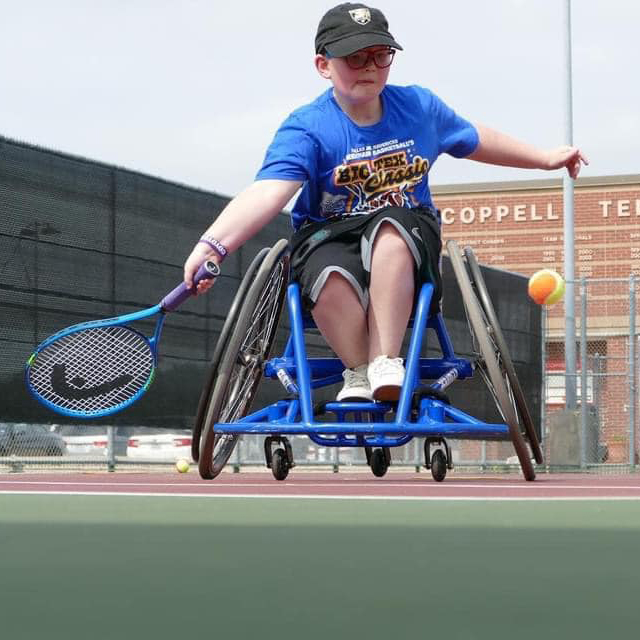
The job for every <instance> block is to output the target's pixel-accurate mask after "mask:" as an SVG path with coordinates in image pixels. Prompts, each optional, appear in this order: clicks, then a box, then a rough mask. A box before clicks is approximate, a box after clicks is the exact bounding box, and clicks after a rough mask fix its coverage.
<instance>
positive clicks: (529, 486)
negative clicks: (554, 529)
mask: <svg viewBox="0 0 640 640" xmlns="http://www.w3.org/2000/svg"><path fill="white" fill-rule="evenodd" d="M4 484H9V485H27V486H35V485H46V486H53V487H57V486H61V487H64V486H73V487H76V486H79V487H103V486H106V487H112V486H114V485H116V486H119V487H178V486H179V487H205V486H215V487H225V488H235V489H237V488H238V487H259V488H264V487H282V488H284V487H297V488H308V487H322V488H329V487H336V486H338V485H337V484H329V485H328V484H327V483H326V482H304V483H298V482H286V483H283V484H278V485H275V484H272V483H268V484H267V482H240V483H232V482H215V483H214V484H212V485H211V484H205V483H204V482H197V483H184V484H183V483H178V484H176V483H175V482H117V481H116V482H108V481H104V482H63V481H59V480H56V481H47V480H0V485H4ZM346 486H348V487H349V488H352V487H364V488H371V487H378V488H381V489H384V488H386V487H389V488H391V487H393V488H402V489H407V488H409V487H411V488H413V487H439V489H440V490H445V489H495V490H500V489H521V490H524V491H534V490H537V489H562V490H564V489H572V490H574V489H575V490H577V491H584V490H598V491H607V490H616V491H618V490H627V491H640V484H639V485H636V486H629V485H613V484H612V485H591V484H588V485H562V484H546V483H539V482H538V483H536V482H526V483H525V481H524V480H523V481H522V482H521V483H520V484H475V483H474V484H459V483H453V482H450V483H446V482H444V483H442V484H438V485H436V484H434V483H433V482H431V481H430V480H428V481H426V482H425V483H424V484H418V483H415V484H414V483H406V482H405V483H398V482H375V481H372V482H369V483H365V482H349V483H348V485H346ZM0 491H1V489H0Z"/></svg>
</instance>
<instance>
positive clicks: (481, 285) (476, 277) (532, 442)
mask: <svg viewBox="0 0 640 640" xmlns="http://www.w3.org/2000/svg"><path fill="white" fill-rule="evenodd" d="M464 254H465V257H466V259H467V265H469V271H470V274H471V284H472V285H473V287H474V289H475V291H476V294H477V295H478V299H479V300H480V304H481V305H482V308H483V311H484V313H485V315H486V317H487V321H488V323H489V328H490V332H491V335H492V337H493V341H494V342H495V344H496V352H497V354H498V356H499V361H500V365H501V367H502V369H503V370H504V373H505V379H506V382H507V384H508V386H509V391H510V393H511V395H512V397H513V401H514V403H515V406H516V409H517V411H518V416H519V417H520V421H521V423H522V426H523V427H524V432H525V434H526V436H527V440H528V441H529V446H530V447H531V452H532V453H533V457H534V458H535V460H536V462H537V463H538V464H542V463H543V461H544V458H543V456H542V449H541V448H540V442H539V441H538V436H537V434H536V430H535V426H534V424H533V418H532V417H531V412H530V411H529V407H528V406H527V400H526V398H525V396H524V392H523V391H522V386H521V385H520V380H518V376H517V374H516V369H515V367H514V366H513V362H512V360H511V354H510V353H509V348H508V347H507V341H506V340H505V339H504V334H503V333H502V329H501V328H500V323H499V322H498V315H497V314H496V312H495V309H494V307H493V303H492V302H491V297H490V296H489V291H488V289H487V285H486V284H485V281H484V277H483V276H482V271H481V270H480V265H479V264H478V261H477V259H476V257H475V255H474V253H473V251H472V250H471V249H470V248H469V247H466V248H465V250H464Z"/></svg>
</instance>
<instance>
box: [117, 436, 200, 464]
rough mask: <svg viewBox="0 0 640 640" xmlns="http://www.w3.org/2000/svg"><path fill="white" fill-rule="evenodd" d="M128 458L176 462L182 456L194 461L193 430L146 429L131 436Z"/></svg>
mask: <svg viewBox="0 0 640 640" xmlns="http://www.w3.org/2000/svg"><path fill="white" fill-rule="evenodd" d="M127 458H129V459H130V460H150V461H154V462H157V461H162V462H175V461H176V460H180V459H181V458H182V459H184V460H188V461H189V462H192V459H191V432H190V431H186V430H185V431H167V430H166V429H146V430H145V432H144V433H138V434H136V435H134V436H131V437H130V438H129V443H128V445H127Z"/></svg>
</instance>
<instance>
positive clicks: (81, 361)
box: [28, 326, 155, 414]
mask: <svg viewBox="0 0 640 640" xmlns="http://www.w3.org/2000/svg"><path fill="white" fill-rule="evenodd" d="M154 365H155V361H154V355H153V352H152V350H151V347H150V345H149V342H148V341H147V339H146V338H145V337H144V336H143V335H141V334H140V333H138V332H137V331H135V330H133V329H131V328H129V327H126V326H120V327H94V328H89V329H83V330H81V331H77V332H75V333H72V334H69V335H66V336H63V337H61V338H58V339H57V340H55V341H53V342H52V343H51V344H49V345H47V346H46V347H45V348H44V349H42V350H41V351H39V352H38V353H37V355H36V357H35V359H34V360H33V361H32V362H31V365H30V369H29V374H28V376H29V383H30V384H31V386H32V388H33V389H34V390H35V391H36V393H38V394H39V395H40V396H41V397H42V398H43V399H44V400H45V401H46V402H48V403H50V404H52V405H55V406H56V407H59V408H61V409H65V410H68V411H73V412H78V413H81V414H92V413H99V412H101V411H104V410H107V409H111V408H113V407H117V406H119V405H121V404H122V403H124V402H127V401H128V400H130V399H131V398H132V397H133V396H135V395H136V394H137V393H138V392H139V391H140V390H141V389H143V388H144V387H145V385H146V384H147V383H148V381H149V380H150V378H151V376H152V375H153V370H154Z"/></svg>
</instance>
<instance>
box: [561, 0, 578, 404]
mask: <svg viewBox="0 0 640 640" xmlns="http://www.w3.org/2000/svg"><path fill="white" fill-rule="evenodd" d="M564 8H565V11H564V18H565V88H566V94H565V142H566V144H568V145H573V101H572V89H571V82H572V79H571V0H565V5H564ZM562 184H563V201H564V219H563V222H564V278H565V281H566V292H565V297H564V318H565V339H564V361H565V372H566V377H565V403H566V408H567V409H575V408H576V406H577V398H576V319H575V291H574V286H575V282H574V278H575V275H574V274H575V269H574V229H573V227H574V219H573V180H572V179H571V177H570V176H569V175H568V174H566V173H565V175H564V178H563V183H562Z"/></svg>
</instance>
